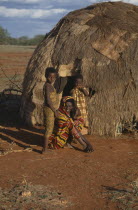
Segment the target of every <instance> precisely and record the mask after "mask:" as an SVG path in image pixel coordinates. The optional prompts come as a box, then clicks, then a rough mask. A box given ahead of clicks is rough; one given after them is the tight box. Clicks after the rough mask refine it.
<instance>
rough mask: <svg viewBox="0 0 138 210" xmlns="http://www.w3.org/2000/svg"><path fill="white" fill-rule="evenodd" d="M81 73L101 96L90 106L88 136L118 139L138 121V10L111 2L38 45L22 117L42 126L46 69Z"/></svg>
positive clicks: (68, 21) (74, 15)
mask: <svg viewBox="0 0 138 210" xmlns="http://www.w3.org/2000/svg"><path fill="white" fill-rule="evenodd" d="M51 66H53V67H55V68H58V69H59V72H62V71H63V72H64V73H69V72H70V74H74V73H75V72H78V71H81V74H82V75H83V77H84V83H85V85H86V86H87V87H89V88H92V89H94V90H95V91H96V94H95V95H94V97H92V98H91V99H89V101H88V112H89V132H90V133H93V134H98V135H112V136H114V135H116V134H117V133H118V132H120V131H119V129H122V126H123V125H125V124H129V125H132V124H133V123H134V121H135V122H136V121H137V120H138V7H137V6H134V5H132V4H127V3H123V2H106V3H99V4H94V5H91V6H89V7H87V8H83V9H80V10H76V11H73V12H70V13H69V14H68V15H66V16H65V17H63V18H62V19H61V20H60V21H59V23H58V24H57V25H56V26H55V28H54V29H53V30H52V31H51V32H50V33H49V34H48V36H47V37H46V38H45V39H44V40H43V41H42V42H41V43H40V44H39V45H38V47H37V48H36V50H35V52H34V54H33V56H32V58H31V59H30V61H29V64H28V67H27V70H26V73H25V77H24V82H23V95H22V104H21V116H22V117H23V118H24V119H25V120H26V121H27V122H28V123H32V124H36V123H38V124H42V123H43V108H42V106H43V91H42V89H43V85H44V82H45V77H44V74H45V69H46V68H47V67H51Z"/></svg>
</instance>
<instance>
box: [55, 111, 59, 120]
mask: <svg viewBox="0 0 138 210" xmlns="http://www.w3.org/2000/svg"><path fill="white" fill-rule="evenodd" d="M54 115H55V118H58V117H59V112H58V110H56V111H55V112H54Z"/></svg>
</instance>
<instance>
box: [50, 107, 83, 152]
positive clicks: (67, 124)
mask: <svg viewBox="0 0 138 210" xmlns="http://www.w3.org/2000/svg"><path fill="white" fill-rule="evenodd" d="M83 124H84V120H83V118H82V117H78V118H77V119H76V120H75V121H73V120H72V118H70V117H69V116H67V115H66V114H65V113H64V112H62V111H59V116H58V118H57V119H56V121H55V126H54V131H53V134H52V135H51V136H50V137H49V144H48V145H49V148H51V149H52V148H53V149H59V148H63V147H64V145H65V144H66V143H67V140H68V138H69V136H70V135H71V136H72V137H73V138H75V139H78V138H80V134H79V131H81V129H82V127H83Z"/></svg>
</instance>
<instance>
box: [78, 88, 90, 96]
mask: <svg viewBox="0 0 138 210" xmlns="http://www.w3.org/2000/svg"><path fill="white" fill-rule="evenodd" d="M79 89H80V91H82V92H83V93H84V95H85V96H89V92H88V91H87V89H86V88H85V87H81V88H79Z"/></svg>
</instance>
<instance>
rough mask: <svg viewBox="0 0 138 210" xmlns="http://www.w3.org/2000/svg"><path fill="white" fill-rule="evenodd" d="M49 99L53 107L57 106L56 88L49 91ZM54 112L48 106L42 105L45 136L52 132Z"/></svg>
mask: <svg viewBox="0 0 138 210" xmlns="http://www.w3.org/2000/svg"><path fill="white" fill-rule="evenodd" d="M50 99H51V102H52V104H53V106H54V108H55V109H58V107H59V95H58V94H57V92H56V90H55V89H54V91H53V92H52V93H50ZM54 121H55V117H54V112H53V111H52V110H51V109H50V107H48V106H44V125H45V136H46V137H49V136H50V135H51V134H52V133H53V129H54Z"/></svg>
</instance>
